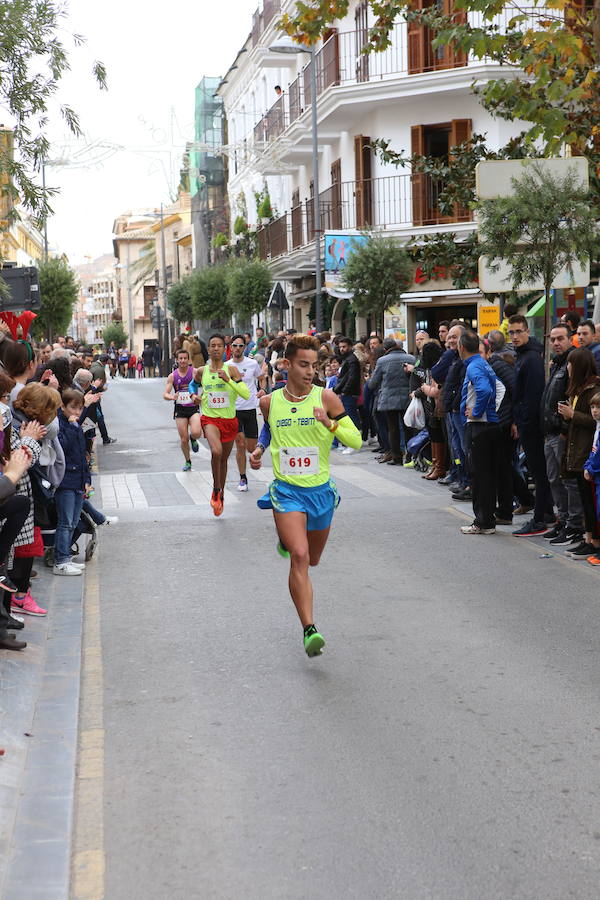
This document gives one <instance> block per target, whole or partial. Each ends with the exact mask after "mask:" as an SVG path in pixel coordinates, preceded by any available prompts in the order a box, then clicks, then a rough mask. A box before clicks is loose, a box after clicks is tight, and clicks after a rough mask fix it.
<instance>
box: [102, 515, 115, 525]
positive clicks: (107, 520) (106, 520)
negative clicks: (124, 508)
mask: <svg viewBox="0 0 600 900" xmlns="http://www.w3.org/2000/svg"><path fill="white" fill-rule="evenodd" d="M118 521H119V517H118V516H105V517H104V522H100V525H116V524H117V522H118Z"/></svg>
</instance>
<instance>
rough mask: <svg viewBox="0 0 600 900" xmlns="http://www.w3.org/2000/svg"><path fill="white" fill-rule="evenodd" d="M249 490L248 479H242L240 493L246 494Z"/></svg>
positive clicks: (239, 486) (239, 487) (239, 485)
mask: <svg viewBox="0 0 600 900" xmlns="http://www.w3.org/2000/svg"><path fill="white" fill-rule="evenodd" d="M247 490H248V479H247V478H240V483H239V484H238V491H242V492H243V493H245V492H246V491H247Z"/></svg>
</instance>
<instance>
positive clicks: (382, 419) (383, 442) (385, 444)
mask: <svg viewBox="0 0 600 900" xmlns="http://www.w3.org/2000/svg"><path fill="white" fill-rule="evenodd" d="M375 422H376V424H377V439H378V441H379V446H380V447H381V449H382V450H383V452H384V453H387V452H388V450H389V449H390V436H389V434H388V427H387V413H384V412H380V411H379V410H377V412H376V413H375Z"/></svg>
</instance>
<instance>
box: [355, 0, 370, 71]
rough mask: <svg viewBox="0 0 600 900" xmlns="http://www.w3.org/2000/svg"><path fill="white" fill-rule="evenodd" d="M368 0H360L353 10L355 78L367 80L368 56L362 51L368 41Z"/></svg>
mask: <svg viewBox="0 0 600 900" xmlns="http://www.w3.org/2000/svg"><path fill="white" fill-rule="evenodd" d="M368 15H369V12H368V2H367V0H361V2H360V3H359V4H358V6H357V7H356V10H355V12H354V38H355V48H354V49H355V52H356V80H357V81H368V80H369V57H368V55H367V54H365V53H363V52H362V51H363V48H364V47H366V45H367V43H368V41H369V26H368Z"/></svg>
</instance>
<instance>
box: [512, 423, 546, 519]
mask: <svg viewBox="0 0 600 900" xmlns="http://www.w3.org/2000/svg"><path fill="white" fill-rule="evenodd" d="M519 433H520V437H521V444H522V446H523V450H524V451H525V459H526V460H527V467H528V469H529V471H530V473H531V477H532V478H533V480H534V481H535V507H534V511H533V518H534V520H535V521H536V522H543V521H544V520H545V518H546V516H552V515H554V508H553V506H552V491H551V490H550V483H549V481H548V476H547V475H546V457H545V455H544V438H543V437H542V435H541V433H540V432H539V431H537V430H536V431H528V430H527V429H524V430H523V431H521V430H519Z"/></svg>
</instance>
